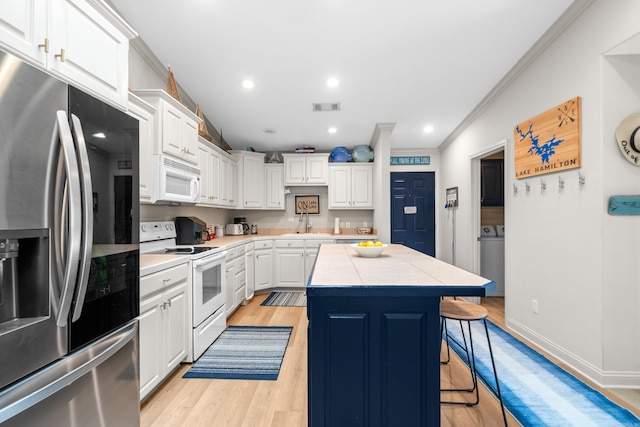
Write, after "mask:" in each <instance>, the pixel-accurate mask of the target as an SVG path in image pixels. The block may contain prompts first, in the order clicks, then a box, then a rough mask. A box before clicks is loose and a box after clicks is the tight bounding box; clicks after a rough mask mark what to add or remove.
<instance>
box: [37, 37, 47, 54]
mask: <svg viewBox="0 0 640 427" xmlns="http://www.w3.org/2000/svg"><path fill="white" fill-rule="evenodd" d="M38 47H41V48H44V53H49V39H48V38H45V39H44V43H42V44H39V45H38Z"/></svg>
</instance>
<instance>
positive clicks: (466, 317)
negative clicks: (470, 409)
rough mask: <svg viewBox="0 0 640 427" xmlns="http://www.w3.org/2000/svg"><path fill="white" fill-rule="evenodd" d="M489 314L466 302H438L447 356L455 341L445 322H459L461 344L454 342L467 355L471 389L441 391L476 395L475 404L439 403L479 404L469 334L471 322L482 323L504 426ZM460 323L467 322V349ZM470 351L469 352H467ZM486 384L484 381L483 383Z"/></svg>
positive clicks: (471, 337) (504, 416) (503, 413)
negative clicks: (450, 346) (488, 319)
mask: <svg viewBox="0 0 640 427" xmlns="http://www.w3.org/2000/svg"><path fill="white" fill-rule="evenodd" d="M488 315H489V312H488V311H487V309H486V308H485V307H483V306H481V305H480V304H473V303H470V302H468V301H464V300H458V299H443V300H441V301H440V317H441V319H442V323H441V326H440V335H441V337H442V338H443V339H444V341H445V342H446V344H447V355H449V340H450V339H451V340H454V341H455V339H454V338H453V337H452V336H451V335H449V331H448V329H447V320H455V321H458V322H460V330H461V332H462V339H463V343H462V344H460V343H458V342H457V341H456V343H457V344H458V345H459V346H460V347H461V348H463V349H464V350H465V351H466V353H467V360H468V361H469V370H470V372H471V380H472V384H473V385H472V387H471V388H462V389H441V391H443V392H474V391H475V394H476V399H475V402H465V401H441V403H445V404H447V403H448V404H458V405H467V406H474V405H477V404H478V403H479V402H480V395H479V392H478V375H479V374H478V371H477V369H476V359H475V353H474V349H473V336H472V334H471V322H476V321H482V322H483V323H484V330H485V333H486V335H487V343H488V345H489V354H490V356H491V365H492V366H493V374H494V377H495V380H496V389H495V390H493V391H494V394H495V395H496V396H497V397H498V400H499V401H500V406H501V408H502V417H503V419H504V425H505V426H506V425H507V414H506V412H505V409H504V403H503V401H502V393H501V392H500V383H499V382H498V373H497V371H496V364H495V361H494V359H493V350H492V349H491V340H490V338H489V329H488V328H487V316H488ZM462 322H467V329H468V332H469V347H467V339H466V335H465V332H464V328H463V327H462ZM469 350H471V351H469ZM448 362H449V357H448V358H447V360H446V361H444V362H441V363H443V364H446V363H448ZM485 383H486V381H485ZM487 386H488V387H489V388H491V389H493V387H492V386H491V385H489V384H487Z"/></svg>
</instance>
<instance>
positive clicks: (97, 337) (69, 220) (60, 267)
mask: <svg viewBox="0 0 640 427" xmlns="http://www.w3.org/2000/svg"><path fill="white" fill-rule="evenodd" d="M137 156H138V122H137V121H136V120H134V119H133V118H131V117H130V116H128V115H127V114H125V113H123V112H121V111H118V110H116V109H114V108H112V107H111V106H109V105H106V104H104V103H103V102H101V101H99V100H97V99H95V98H93V97H91V96H89V95H87V94H85V93H83V92H82V91H80V90H78V89H76V88H74V87H71V86H69V85H67V84H65V83H63V82H61V81H59V80H57V79H55V78H53V77H51V76H49V75H47V74H45V73H43V72H42V71H40V70H38V69H36V68H33V67H31V66H30V65H28V64H26V63H24V62H22V61H20V60H19V59H18V58H16V57H14V56H12V55H10V54H7V53H4V52H2V51H0V424H2V426H3V427H4V426H76V425H77V426H118V427H121V426H138V425H139V424H140V410H139V379H138V325H137V320H136V319H137V316H138V314H139V237H138V222H139V214H138V188H139V185H138V158H137Z"/></svg>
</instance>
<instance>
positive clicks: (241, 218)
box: [233, 216, 250, 234]
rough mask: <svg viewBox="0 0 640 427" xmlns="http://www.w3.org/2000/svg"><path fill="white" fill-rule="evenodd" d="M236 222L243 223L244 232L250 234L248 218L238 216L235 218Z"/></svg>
mask: <svg viewBox="0 0 640 427" xmlns="http://www.w3.org/2000/svg"><path fill="white" fill-rule="evenodd" d="M233 223H234V224H242V234H249V229H250V227H249V224H247V218H245V217H242V216H238V217H235V218H233Z"/></svg>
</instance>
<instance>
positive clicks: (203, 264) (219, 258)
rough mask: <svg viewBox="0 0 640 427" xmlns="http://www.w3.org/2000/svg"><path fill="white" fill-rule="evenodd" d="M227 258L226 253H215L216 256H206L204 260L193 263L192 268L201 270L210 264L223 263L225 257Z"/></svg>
mask: <svg viewBox="0 0 640 427" xmlns="http://www.w3.org/2000/svg"><path fill="white" fill-rule="evenodd" d="M226 256H227V251H222V252H220V253H217V254H216V255H212V256H208V257H206V258H203V259H200V260H196V261H193V267H194V268H198V269H199V268H202V267H206V266H208V265H211V264H219V263H220V261H223V262H224V259H225V257H226Z"/></svg>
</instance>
